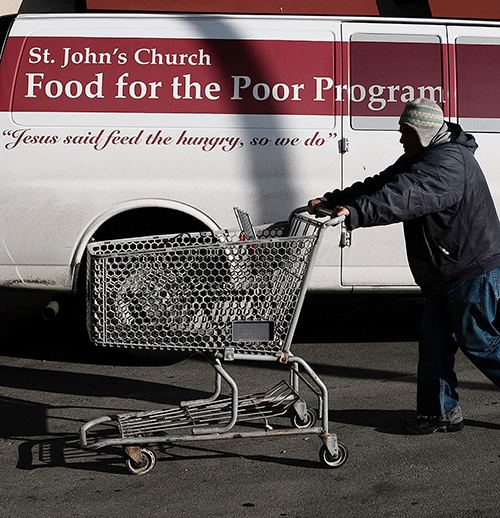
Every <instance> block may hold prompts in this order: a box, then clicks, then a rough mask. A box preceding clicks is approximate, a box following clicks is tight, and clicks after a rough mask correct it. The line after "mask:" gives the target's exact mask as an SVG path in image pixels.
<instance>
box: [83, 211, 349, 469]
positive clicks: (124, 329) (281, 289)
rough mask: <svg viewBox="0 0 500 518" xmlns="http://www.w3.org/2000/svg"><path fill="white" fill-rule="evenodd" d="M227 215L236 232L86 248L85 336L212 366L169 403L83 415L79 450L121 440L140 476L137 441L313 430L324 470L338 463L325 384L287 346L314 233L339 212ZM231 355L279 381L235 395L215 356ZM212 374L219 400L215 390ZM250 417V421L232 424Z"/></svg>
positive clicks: (340, 456) (316, 238)
mask: <svg viewBox="0 0 500 518" xmlns="http://www.w3.org/2000/svg"><path fill="white" fill-rule="evenodd" d="M235 211H236V215H237V218H238V222H239V224H240V229H238V230H233V231H231V230H221V231H218V232H214V233H211V232H206V233H189V234H180V235H166V236H154V237H150V238H136V239H128V240H114V241H105V242H98V243H92V244H91V245H89V247H88V272H87V283H88V286H87V293H88V300H87V309H88V310H87V324H88V330H89V336H90V338H91V340H92V341H93V342H94V343H95V344H96V345H100V346H106V347H136V348H146V349H166V350H172V351H187V352H198V353H202V354H203V355H204V356H205V357H206V359H207V361H208V362H210V363H211V365H212V366H213V368H214V370H215V391H214V393H213V394H212V395H211V396H210V397H208V398H205V399H200V400H195V401H184V402H182V403H180V405H179V406H178V408H169V409H161V410H154V411H147V412H136V413H132V414H123V415H118V416H104V417H100V418H98V419H95V420H93V421H90V422H88V423H86V424H85V425H83V426H82V428H81V429H80V442H81V446H82V448H85V449H90V450H97V449H100V448H103V447H106V446H112V445H119V446H122V447H123V448H124V451H125V454H126V465H127V467H128V469H129V470H130V471H131V472H132V473H134V474H144V473H147V472H148V471H150V470H151V469H152V468H153V467H154V465H155V462H156V458H155V454H154V453H153V451H152V450H150V449H149V448H146V446H147V445H153V444H161V443H170V444H173V443H177V442H182V441H185V442H189V441H200V440H214V439H229V438H236V437H237V438H241V437H264V436H266V437H267V436H274V435H276V436H277V435H291V434H311V433H316V434H318V435H319V436H320V438H321V439H322V441H323V445H322V447H321V449H320V459H321V461H322V463H323V464H324V465H325V466H327V467H339V466H341V465H342V464H343V463H344V462H345V461H346V459H347V455H348V453H347V449H346V448H345V446H344V445H343V444H342V443H339V442H338V441H337V437H336V435H335V434H334V433H331V432H330V431H329V422H328V390H327V388H326V386H325V385H324V383H323V382H322V380H321V379H320V378H319V377H318V376H317V374H316V373H315V372H314V371H313V369H312V368H311V367H310V366H309V365H308V364H307V362H306V361H305V360H304V359H302V358H300V357H298V356H294V355H293V354H292V353H291V351H290V345H291V341H292V337H293V332H294V330H295V326H296V324H297V320H298V316H299V313H300V309H301V307H302V302H303V299H304V296H305V291H306V288H307V280H308V277H309V274H310V271H311V269H312V265H313V263H314V255H315V251H316V249H317V247H318V245H319V243H320V240H321V236H322V232H323V231H324V230H325V229H326V228H327V227H329V226H332V225H335V224H338V223H339V222H340V221H342V219H343V218H336V219H329V220H328V221H326V222H321V221H319V220H316V219H312V218H310V217H308V216H305V215H303V214H301V213H300V212H303V209H297V211H294V212H293V213H292V215H291V216H290V218H289V220H288V221H287V222H283V223H275V224H272V225H266V226H262V227H257V228H254V227H253V225H252V224H251V222H250V219H249V217H248V214H246V213H245V212H243V211H240V210H239V209H235ZM241 360H245V361H260V362H277V361H278V362H280V363H281V364H283V365H284V366H287V367H288V369H289V381H288V382H287V381H285V380H282V381H281V382H279V383H278V384H277V385H275V386H274V387H272V388H270V389H268V390H264V391H259V392H257V393H255V394H251V395H245V396H240V394H239V390H238V385H237V383H236V382H235V380H234V379H233V378H232V377H231V376H230V375H229V373H228V372H227V370H226V369H225V368H224V367H223V362H224V363H226V362H234V361H241ZM223 381H225V382H226V383H227V385H228V386H229V389H230V394H229V395H228V396H221V390H222V382H223ZM304 387H305V389H306V391H305V392H307V394H308V395H309V394H312V395H313V396H314V398H315V401H316V408H317V410H316V411H315V410H314V409H313V408H310V407H308V404H307V403H306V400H305V398H304V393H305V392H304V390H303V388H304ZM278 416H285V417H286V416H288V417H290V418H291V427H287V428H283V427H280V428H275V427H273V426H271V424H270V420H271V419H272V418H275V417H278ZM318 418H319V421H320V424H319V425H317V424H316V421H317V419H318ZM256 420H258V421H262V422H263V426H262V429H256V428H255V427H253V428H251V429H250V430H249V431H247V430H241V429H240V428H241V426H244V424H245V423H247V422H249V421H256ZM110 423H111V424H114V425H116V433H115V434H114V435H113V436H111V437H109V436H107V435H106V436H104V437H101V435H102V434H100V433H99V431H97V432H96V431H95V430H93V433H90V430H91V429H93V428H95V427H98V426H100V425H106V426H107V425H109V424H110ZM236 425H238V426H239V427H238V430H236V429H235V426H236Z"/></svg>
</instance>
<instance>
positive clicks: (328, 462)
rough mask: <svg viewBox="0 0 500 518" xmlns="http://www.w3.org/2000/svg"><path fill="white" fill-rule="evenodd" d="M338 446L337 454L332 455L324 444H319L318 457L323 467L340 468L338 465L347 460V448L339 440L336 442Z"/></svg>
mask: <svg viewBox="0 0 500 518" xmlns="http://www.w3.org/2000/svg"><path fill="white" fill-rule="evenodd" d="M338 447H339V454H338V455H337V457H334V456H333V455H332V454H331V453H330V452H329V451H328V448H327V447H326V446H325V445H323V446H321V449H320V450H319V458H320V460H321V462H322V464H323V465H324V466H325V467H327V468H340V466H342V465H343V464H344V463H345V461H346V460H347V457H348V456H349V452H348V451H347V448H346V447H345V446H344V445H343V444H342V443H341V442H339V443H338Z"/></svg>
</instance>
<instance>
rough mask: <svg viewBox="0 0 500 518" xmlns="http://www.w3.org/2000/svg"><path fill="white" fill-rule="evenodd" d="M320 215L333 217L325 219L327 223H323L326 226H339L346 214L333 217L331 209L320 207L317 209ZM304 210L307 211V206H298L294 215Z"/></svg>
mask: <svg viewBox="0 0 500 518" xmlns="http://www.w3.org/2000/svg"><path fill="white" fill-rule="evenodd" d="M316 211H317V213H318V215H320V216H325V217H326V216H329V217H330V218H331V219H330V220H329V221H325V223H323V225H324V226H325V227H335V226H337V225H338V224H339V223H342V222H343V221H345V216H338V217H337V218H332V217H331V216H332V211H331V210H328V209H322V208H318V209H316ZM303 212H307V207H305V206H304V207H298V208H296V209H295V210H294V211H293V212H292V215H293V214H301V213H303Z"/></svg>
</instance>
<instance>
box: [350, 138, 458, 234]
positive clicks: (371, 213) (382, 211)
mask: <svg viewBox="0 0 500 518" xmlns="http://www.w3.org/2000/svg"><path fill="white" fill-rule="evenodd" d="M458 148H459V146H456V145H453V144H444V145H442V146H438V147H436V148H434V149H432V150H430V151H429V153H427V154H426V155H425V156H424V158H423V160H422V161H421V162H418V163H416V164H415V165H413V166H412V167H411V168H410V169H409V170H408V171H407V172H403V173H401V174H398V175H396V176H395V177H394V178H393V179H392V181H390V182H388V183H386V184H385V185H383V186H382V187H381V188H380V189H379V190H377V191H374V192H372V193H370V194H362V195H361V196H359V197H358V198H356V200H355V201H354V203H353V204H352V208H353V209H354V213H353V215H352V216H353V217H352V218H351V221H350V227H351V228H352V229H354V228H357V227H374V226H380V225H389V224H391V223H398V222H401V221H407V220H410V219H415V218H418V217H421V216H427V215H429V214H433V213H435V212H440V211H442V210H445V209H447V208H449V207H451V206H453V205H454V204H456V203H458V202H459V201H460V200H461V199H462V197H463V193H464V189H465V160H464V157H463V156H462V152H461V150H460V149H458Z"/></svg>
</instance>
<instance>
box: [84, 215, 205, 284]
mask: <svg viewBox="0 0 500 518" xmlns="http://www.w3.org/2000/svg"><path fill="white" fill-rule="evenodd" d="M204 230H209V228H208V227H207V225H205V224H204V223H203V222H201V221H200V220H199V219H197V218H195V217H194V216H192V215H190V214H186V213H185V212H180V211H178V210H173V209H165V208H162V207H142V208H137V209H131V210H127V211H125V212H120V213H119V214H116V215H115V216H113V217H111V218H109V219H108V220H107V221H105V222H104V223H103V224H102V225H101V226H100V227H99V228H98V229H97V230H96V232H94V234H93V235H92V239H93V240H95V241H106V240H109V239H126V238H132V237H142V236H154V235H161V234H175V233H178V232H202V231H204ZM85 275H86V256H85V255H84V256H83V257H82V262H81V264H80V268H79V273H78V280H77V288H78V291H79V292H80V291H82V290H85Z"/></svg>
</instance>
